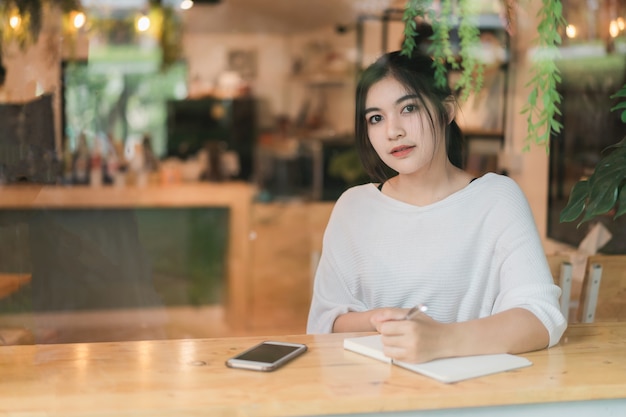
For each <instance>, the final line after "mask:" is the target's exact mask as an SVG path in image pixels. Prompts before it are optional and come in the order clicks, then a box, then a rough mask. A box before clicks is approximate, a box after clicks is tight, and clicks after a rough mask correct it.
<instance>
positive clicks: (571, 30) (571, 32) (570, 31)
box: [565, 25, 576, 39]
mask: <svg viewBox="0 0 626 417" xmlns="http://www.w3.org/2000/svg"><path fill="white" fill-rule="evenodd" d="M565 34H566V35H567V37H568V38H570V39H572V38H575V37H576V26H574V25H567V27H566V28H565Z"/></svg>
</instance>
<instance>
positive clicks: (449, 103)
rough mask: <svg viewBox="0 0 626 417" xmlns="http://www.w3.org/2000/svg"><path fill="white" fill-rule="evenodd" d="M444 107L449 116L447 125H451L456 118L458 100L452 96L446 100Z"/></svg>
mask: <svg viewBox="0 0 626 417" xmlns="http://www.w3.org/2000/svg"><path fill="white" fill-rule="evenodd" d="M443 105H444V107H445V108H446V113H447V114H448V120H447V124H450V123H452V121H453V120H454V118H455V117H456V99H455V98H454V97H453V96H450V97H448V98H447V99H445V100H444V102H443Z"/></svg>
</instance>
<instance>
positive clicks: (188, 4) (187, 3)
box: [180, 0, 193, 10]
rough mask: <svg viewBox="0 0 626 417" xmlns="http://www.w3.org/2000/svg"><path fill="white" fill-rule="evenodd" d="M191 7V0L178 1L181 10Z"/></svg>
mask: <svg viewBox="0 0 626 417" xmlns="http://www.w3.org/2000/svg"><path fill="white" fill-rule="evenodd" d="M192 7H193V0H183V1H182V3H180V8H181V9H182V10H189V9H191V8H192Z"/></svg>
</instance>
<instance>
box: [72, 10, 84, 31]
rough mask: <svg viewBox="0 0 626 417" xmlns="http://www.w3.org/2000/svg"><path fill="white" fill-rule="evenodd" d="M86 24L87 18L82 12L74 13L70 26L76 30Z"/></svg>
mask: <svg viewBox="0 0 626 417" xmlns="http://www.w3.org/2000/svg"><path fill="white" fill-rule="evenodd" d="M86 22H87V16H85V13H83V12H75V14H74V17H73V19H72V24H73V25H74V27H75V28H76V29H80V28H82V27H83V26H84V25H85V23H86Z"/></svg>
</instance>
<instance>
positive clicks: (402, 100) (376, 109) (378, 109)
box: [363, 94, 419, 114]
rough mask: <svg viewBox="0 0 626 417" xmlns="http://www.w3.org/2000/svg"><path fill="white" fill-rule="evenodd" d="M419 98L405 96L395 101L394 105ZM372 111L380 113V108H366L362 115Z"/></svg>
mask: <svg viewBox="0 0 626 417" xmlns="http://www.w3.org/2000/svg"><path fill="white" fill-rule="evenodd" d="M416 98H419V96H418V95H417V94H407V95H405V96H402V97H400V98H399V99H397V100H396V102H395V104H400V103H402V102H405V101H407V100H413V99H416ZM373 111H380V108H378V107H368V108H366V109H365V111H363V114H367V113H371V112H373Z"/></svg>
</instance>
